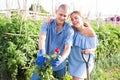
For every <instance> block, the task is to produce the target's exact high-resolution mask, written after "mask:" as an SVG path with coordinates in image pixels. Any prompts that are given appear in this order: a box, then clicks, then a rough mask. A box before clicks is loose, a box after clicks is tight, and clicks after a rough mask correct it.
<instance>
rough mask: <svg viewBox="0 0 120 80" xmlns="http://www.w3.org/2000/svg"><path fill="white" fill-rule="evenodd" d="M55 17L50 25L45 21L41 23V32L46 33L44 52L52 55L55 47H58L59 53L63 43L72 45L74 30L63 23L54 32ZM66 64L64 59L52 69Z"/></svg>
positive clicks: (63, 45) (54, 69)
mask: <svg viewBox="0 0 120 80" xmlns="http://www.w3.org/2000/svg"><path fill="white" fill-rule="evenodd" d="M56 28H57V25H56V19H54V20H53V21H52V22H51V23H50V25H48V24H47V23H43V25H42V28H41V31H40V32H41V33H46V45H45V46H46V54H48V55H52V54H53V53H54V50H55V48H59V49H60V54H62V53H63V50H64V47H65V45H67V44H69V45H72V41H73V40H72V39H73V35H74V31H73V29H72V27H71V26H70V25H69V24H68V23H66V22H65V23H64V25H63V28H62V29H61V30H60V31H58V32H56ZM65 66H66V62H65V61H64V62H63V63H62V64H61V65H60V66H58V67H53V71H56V70H60V69H62V68H64V67H65Z"/></svg>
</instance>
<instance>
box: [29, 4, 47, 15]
mask: <svg viewBox="0 0 120 80" xmlns="http://www.w3.org/2000/svg"><path fill="white" fill-rule="evenodd" d="M35 6H36V7H37V8H38V9H39V11H40V12H41V13H48V12H47V11H46V10H45V9H44V8H43V7H42V6H41V5H35V4H32V5H31V7H30V8H29V10H30V11H34V8H35Z"/></svg>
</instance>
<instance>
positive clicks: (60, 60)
mask: <svg viewBox="0 0 120 80" xmlns="http://www.w3.org/2000/svg"><path fill="white" fill-rule="evenodd" d="M64 60H65V59H64V58H63V57H62V56H61V55H59V56H58V57H57V58H56V59H55V60H52V61H51V65H52V66H56V67H57V66H59V65H60V64H61V63H62V62H63V61H64Z"/></svg>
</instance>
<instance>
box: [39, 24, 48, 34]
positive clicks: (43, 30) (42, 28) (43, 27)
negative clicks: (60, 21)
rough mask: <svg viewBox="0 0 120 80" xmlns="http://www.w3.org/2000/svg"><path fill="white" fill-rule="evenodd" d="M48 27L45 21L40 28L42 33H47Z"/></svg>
mask: <svg viewBox="0 0 120 80" xmlns="http://www.w3.org/2000/svg"><path fill="white" fill-rule="evenodd" d="M47 28H48V24H47V23H45V22H44V23H43V24H42V27H41V29H40V33H47Z"/></svg>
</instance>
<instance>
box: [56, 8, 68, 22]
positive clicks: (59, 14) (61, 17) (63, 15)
mask: <svg viewBox="0 0 120 80" xmlns="http://www.w3.org/2000/svg"><path fill="white" fill-rule="evenodd" d="M67 18H68V11H65V10H64V9H62V8H60V9H58V10H57V11H56V20H57V23H58V24H64V22H65V20H66V19H67Z"/></svg>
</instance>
